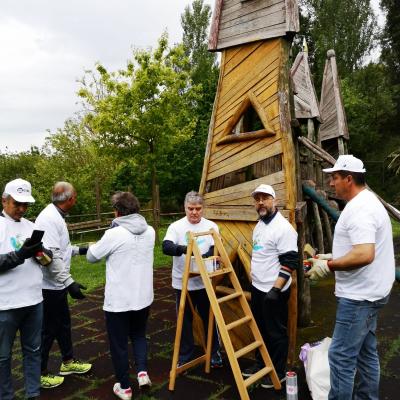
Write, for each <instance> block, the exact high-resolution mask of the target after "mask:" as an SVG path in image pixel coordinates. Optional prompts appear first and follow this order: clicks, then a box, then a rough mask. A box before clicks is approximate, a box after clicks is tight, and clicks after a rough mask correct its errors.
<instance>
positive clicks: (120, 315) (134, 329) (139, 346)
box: [105, 307, 150, 389]
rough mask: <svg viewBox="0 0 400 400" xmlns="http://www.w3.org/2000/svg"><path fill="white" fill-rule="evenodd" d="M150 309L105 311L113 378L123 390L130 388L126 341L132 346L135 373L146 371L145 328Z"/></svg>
mask: <svg viewBox="0 0 400 400" xmlns="http://www.w3.org/2000/svg"><path fill="white" fill-rule="evenodd" d="M149 311H150V307H146V308H143V309H141V310H137V311H125V312H109V311H105V316H106V326H107V333H108V340H109V342H110V352H111V359H112V362H113V366H114V371H115V377H116V379H117V382H119V383H120V384H121V387H122V388H123V389H127V388H128V387H130V386H131V385H130V381H129V355H128V340H129V339H130V341H131V343H132V346H133V356H134V358H135V366H136V372H138V373H139V372H141V371H147V342H146V326H147V319H148V318H149Z"/></svg>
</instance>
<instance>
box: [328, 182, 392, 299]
mask: <svg viewBox="0 0 400 400" xmlns="http://www.w3.org/2000/svg"><path fill="white" fill-rule="evenodd" d="M365 243H375V259H374V261H373V262H372V263H371V264H369V265H366V266H365V267H362V268H359V269H355V270H352V271H336V272H335V276H336V287H335V295H336V296H338V297H345V298H348V299H352V300H369V301H376V300H379V299H381V298H383V297H385V296H387V295H388V294H389V292H390V290H391V288H392V285H393V282H394V279H395V261H394V251H393V235H392V225H391V223H390V219H389V216H388V214H387V212H386V210H385V209H384V207H383V205H382V204H381V202H380V201H379V200H378V199H377V197H376V196H375V195H374V194H373V193H372V192H370V191H369V190H367V189H364V190H363V191H361V192H360V193H359V194H358V195H357V196H355V197H354V198H353V199H351V200H350V201H349V202H348V203H347V205H346V207H345V208H344V210H343V211H342V213H341V214H340V217H339V219H338V221H337V223H336V226H335V234H334V237H333V247H332V255H333V259H335V258H339V257H342V256H344V255H345V254H347V253H348V252H349V251H350V250H351V249H352V246H353V245H357V244H365Z"/></svg>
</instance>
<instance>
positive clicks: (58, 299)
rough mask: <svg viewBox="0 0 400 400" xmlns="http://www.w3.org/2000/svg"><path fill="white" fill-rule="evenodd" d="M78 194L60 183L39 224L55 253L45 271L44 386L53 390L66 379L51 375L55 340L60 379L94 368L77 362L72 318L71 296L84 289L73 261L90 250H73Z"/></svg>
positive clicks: (76, 248) (55, 186)
mask: <svg viewBox="0 0 400 400" xmlns="http://www.w3.org/2000/svg"><path fill="white" fill-rule="evenodd" d="M76 196H77V195H76V191H75V189H74V188H73V186H72V185H71V184H70V183H68V182H57V183H56V184H55V185H54V187H53V190H52V194H51V199H52V203H50V204H49V205H47V206H46V207H45V208H44V209H43V210H42V211H41V212H40V214H39V215H38V217H37V218H36V221H35V227H36V228H37V229H40V230H43V231H45V233H44V236H43V243H44V246H45V247H46V248H48V249H50V250H51V251H52V253H53V261H52V263H51V264H49V265H48V266H47V267H43V286H42V289H43V332H42V366H41V369H42V376H41V386H42V388H44V389H50V388H54V387H57V386H59V385H61V384H62V383H63V381H64V377H63V376H58V375H53V374H50V373H49V372H48V369H47V364H48V359H49V353H50V350H51V347H52V345H53V343H54V340H57V343H58V346H59V348H60V352H61V356H62V363H61V367H60V375H71V374H84V373H86V372H88V371H89V370H90V369H91V367H92V365H91V364H89V363H84V362H82V361H79V360H77V359H75V358H74V354H73V346H72V336H71V316H70V311H69V305H68V297H67V293H69V295H70V296H71V297H72V298H74V299H83V298H85V295H84V294H83V293H82V292H81V289H85V287H84V286H82V285H81V284H79V283H78V282H75V281H74V280H73V279H72V277H71V274H70V267H71V257H72V256H74V255H78V254H81V255H82V254H86V252H87V248H83V247H82V248H78V247H76V246H71V242H70V240H69V233H68V228H67V224H66V222H65V216H66V215H67V213H68V212H69V211H70V210H71V209H72V207H73V206H74V205H75V203H76Z"/></svg>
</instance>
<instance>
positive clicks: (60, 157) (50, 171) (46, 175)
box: [32, 119, 118, 214]
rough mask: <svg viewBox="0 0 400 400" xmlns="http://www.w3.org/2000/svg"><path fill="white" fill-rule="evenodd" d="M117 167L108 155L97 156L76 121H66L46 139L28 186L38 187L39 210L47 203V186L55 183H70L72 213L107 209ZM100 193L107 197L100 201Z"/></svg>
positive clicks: (98, 153)
mask: <svg viewBox="0 0 400 400" xmlns="http://www.w3.org/2000/svg"><path fill="white" fill-rule="evenodd" d="M117 166H118V162H116V161H115V160H114V159H113V157H112V156H111V155H108V154H104V153H100V151H99V149H98V148H97V146H96V143H95V142H94V141H93V140H92V138H91V136H90V134H89V133H88V132H87V131H86V130H85V128H84V126H83V125H82V123H81V122H80V121H76V120H72V119H69V120H67V121H66V122H65V124H64V127H63V128H62V129H58V130H57V131H56V133H54V134H51V135H49V136H48V137H47V138H46V143H45V146H44V147H43V149H42V157H41V158H40V159H39V160H38V162H37V164H36V167H35V168H36V171H35V172H36V173H35V176H33V177H32V183H34V186H35V187H37V188H41V191H40V193H38V195H37V199H36V200H37V205H38V207H39V208H38V210H37V211H40V210H41V208H43V207H44V206H45V205H46V204H47V203H49V201H50V192H51V187H52V186H53V184H54V183H55V182H57V181H68V182H71V183H72V184H73V185H74V187H75V189H76V190H77V192H78V202H77V204H76V206H75V207H74V213H78V214H80V213H87V212H90V213H91V212H93V210H95V209H96V210H97V211H98V212H100V209H101V207H103V208H106V209H109V207H110V205H109V200H108V197H109V194H110V191H111V187H110V183H111V178H112V174H113V170H114V169H115V168H116V167H117ZM102 192H104V193H105V194H106V195H107V197H105V198H104V196H103V202H102V196H101V194H102Z"/></svg>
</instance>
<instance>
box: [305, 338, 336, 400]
mask: <svg viewBox="0 0 400 400" xmlns="http://www.w3.org/2000/svg"><path fill="white" fill-rule="evenodd" d="M331 341H332V339H331V338H330V337H326V338H325V339H323V340H321V341H320V342H317V343H311V344H309V343H306V344H305V345H303V346H302V347H301V352H300V360H302V361H303V363H304V369H305V371H306V379H307V384H308V388H309V390H310V392H311V397H312V398H313V399H314V400H327V399H328V394H329V389H330V387H331V385H330V378H329V362H328V350H329V346H330V344H331Z"/></svg>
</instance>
